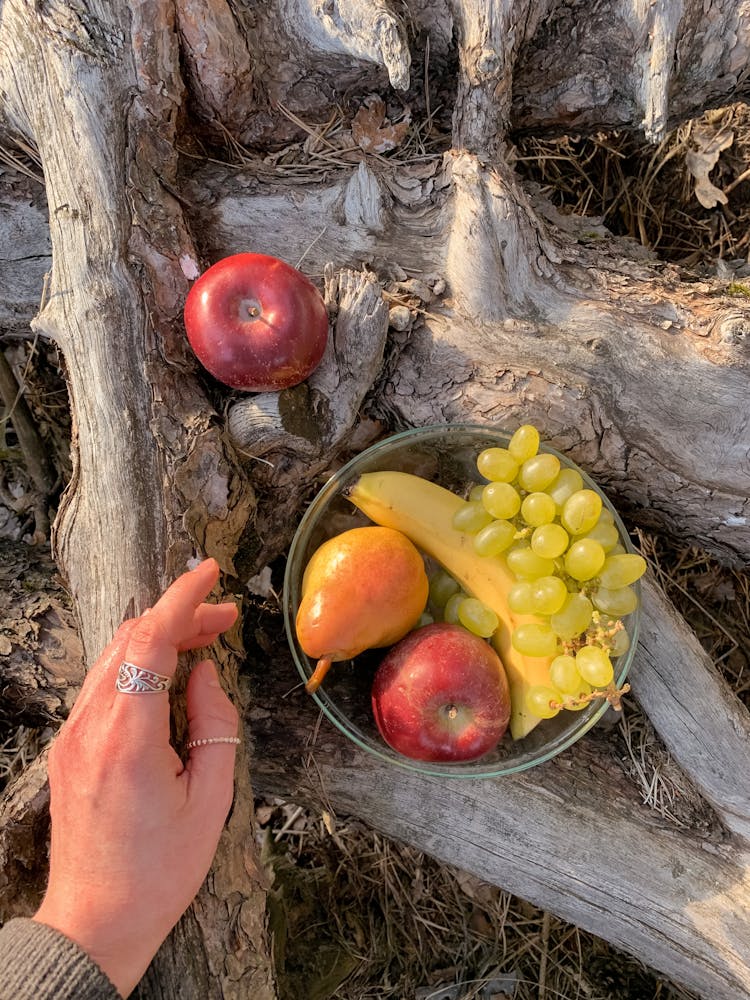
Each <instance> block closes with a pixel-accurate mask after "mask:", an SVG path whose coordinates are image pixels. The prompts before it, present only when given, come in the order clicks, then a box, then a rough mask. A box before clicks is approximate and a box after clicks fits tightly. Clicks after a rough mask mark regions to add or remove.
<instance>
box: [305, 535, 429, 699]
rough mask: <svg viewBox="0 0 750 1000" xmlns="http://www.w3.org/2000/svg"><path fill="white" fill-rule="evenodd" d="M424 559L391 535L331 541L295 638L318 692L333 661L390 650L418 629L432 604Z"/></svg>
mask: <svg viewBox="0 0 750 1000" xmlns="http://www.w3.org/2000/svg"><path fill="white" fill-rule="evenodd" d="M427 590H428V582H427V574H426V573H425V568H424V562H423V561H422V556H421V555H420V554H419V552H418V551H417V549H416V548H415V547H414V545H412V543H411V542H410V541H409V539H408V538H407V537H406V536H405V535H403V534H402V533H401V532H399V531H394V530H393V529H392V528H388V527H365V528H352V529H351V530H350V531H345V532H343V533H342V534H340V535H336V536H335V537H334V538H329V540H328V541H327V542H324V543H323V545H321V546H320V548H319V549H317V550H316V552H315V553H314V555H313V557H312V559H311V560H310V562H309V563H308V564H307V567H306V569H305V575H304V577H303V580H302V603H301V604H300V606H299V611H298V612H297V619H296V629H297V638H298V639H299V643H300V645H301V646H302V649H303V650H304V651H305V653H307V655H308V656H314V657H315V658H316V659H317V661H318V662H317V665H316V667H315V670H314V672H313V674H312V676H311V677H310V678H309V679H308V681H307V684H306V685H305V687H306V688H307V690H308V691H309V692H313V691H316V690H317V688H318V687H319V685H320V684H321V683H322V681H323V678H324V677H325V675H326V674H327V673H328V670H329V669H330V666H331V664H332V663H333V662H335V661H340V660H350V659H352V658H353V657H355V656H358V655H359V654H360V653H363V652H364V651H365V650H366V649H375V648H379V647H381V646H391V645H393V643H395V642H398V640H399V639H401V638H403V636H405V635H406V633H407V632H408V631H409V630H410V629H412V628H414V626H415V625H416V623H417V620H418V618H419V616H420V615H421V614H422V611H423V609H424V605H425V601H426V600H427Z"/></svg>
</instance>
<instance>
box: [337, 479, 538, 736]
mask: <svg viewBox="0 0 750 1000" xmlns="http://www.w3.org/2000/svg"><path fill="white" fill-rule="evenodd" d="M347 495H348V497H349V499H350V500H351V502H352V503H353V504H354V505H355V507H357V508H359V510H361V511H362V513H363V514H365V515H366V516H367V517H369V518H370V520H371V521H374V522H375V523H376V524H380V525H382V526H383V527H386V528H395V529H396V530H397V531H401V532H402V533H403V534H404V535H406V536H407V538H409V539H411V541H412V542H414V544H415V545H416V546H417V548H420V549H422V551H423V552H425V553H427V555H429V556H431V557H432V558H433V559H434V560H435V561H436V562H438V563H440V565H441V566H442V567H443V568H444V569H445V570H446V571H447V572H448V573H450V574H451V576H452V577H454V579H455V580H457V581H458V583H460V585H461V587H462V588H463V589H464V590H465V591H466V593H467V594H470V595H471V596H473V597H476V598H477V599H478V600H480V601H482V602H483V603H484V604H486V605H487V606H488V607H490V608H492V610H493V611H494V612H495V614H496V615H497V616H498V618H499V620H500V625H499V627H498V628H497V629H496V631H495V633H494V635H493V636H492V639H491V640H490V641H491V642H492V645H493V646H494V648H495V651H496V652H497V654H498V655H499V657H500V659H501V660H502V662H503V665H504V666H505V670H506V673H507V675H508V683H509V686H510V696H511V718H510V732H511V736H512V737H513V739H516V740H518V739H522V738H523V737H524V736H526V735H527V734H528V733H530V732H531V730H532V729H533V728H534V726H536V725H537V723H538V722H539V721H540V720H539V719H538V718H536V717H535V716H532V715H531V714H530V713H529V711H528V709H527V708H526V693H527V691H528V690H529V688H530V687H534V686H535V685H543V686H545V687H548V686H549V665H550V662H551V660H550V659H548V658H545V657H532V656H524V655H523V654H522V653H519V652H518V651H517V650H516V649H515V648H514V647H513V645H512V644H511V634H512V632H513V629H514V628H515V627H516V626H517V625H520V624H522V623H523V622H530V621H539V620H540V619H538V618H535V617H534V616H532V615H518V614H515V613H514V612H512V611H511V610H510V608H509V607H508V602H507V594H508V591H509V589H510V588H511V587H512V586H513V584H514V583H515V582H516V578H515V575H514V574H513V573H512V571H511V570H510V569H509V568H508V566H507V564H506V562H505V559H504V558H503V557H502V556H496V557H487V556H480V555H478V554H477V553H476V552H475V551H474V546H473V542H472V538H471V536H470V535H467V534H466V533H465V532H462V531H457V530H456V529H455V528H454V527H453V516H454V514H455V513H456V512H457V511H458V510H460V509H461V507H462V506H463V505H464V503H465V502H466V501H465V500H463V499H462V498H461V497H459V496H456V494H455V493H451V491H450V490H446V489H445V488H444V487H442V486H438V485H437V484H436V483H431V482H430V481H429V480H427V479H423V478H422V477H421V476H414V475H411V474H410V473H407V472H366V473H363V474H362V475H361V476H360V477H359V479H357V481H356V482H355V483H354V484H353V485H352V486H350V487H349V489H348V490H347Z"/></svg>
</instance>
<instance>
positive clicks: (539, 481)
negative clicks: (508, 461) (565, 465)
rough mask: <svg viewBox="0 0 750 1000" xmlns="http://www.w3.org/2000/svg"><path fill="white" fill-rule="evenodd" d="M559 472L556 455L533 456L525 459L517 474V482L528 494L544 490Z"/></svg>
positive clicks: (558, 462)
mask: <svg viewBox="0 0 750 1000" xmlns="http://www.w3.org/2000/svg"><path fill="white" fill-rule="evenodd" d="M559 471H560V459H559V458H558V457H557V456H556V455H548V454H546V452H545V453H544V454H542V455H534V456H533V458H527V459H526V461H525V462H524V463H523V465H522V466H521V470H520V472H519V473H518V482H519V483H520V484H521V486H522V487H523V489H525V490H528V491H529V493H533V492H536V491H537V490H546V489H547V487H548V486H549V484H550V483H551V482H552V481H553V480H554V479H555V478H556V477H557V475H558V473H559Z"/></svg>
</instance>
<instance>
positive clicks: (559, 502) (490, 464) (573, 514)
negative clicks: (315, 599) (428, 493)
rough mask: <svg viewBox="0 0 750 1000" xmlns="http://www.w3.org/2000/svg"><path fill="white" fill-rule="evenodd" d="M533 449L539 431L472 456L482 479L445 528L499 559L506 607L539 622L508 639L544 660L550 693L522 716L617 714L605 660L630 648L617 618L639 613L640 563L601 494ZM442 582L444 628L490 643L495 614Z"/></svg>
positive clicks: (537, 694) (541, 690)
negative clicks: (595, 706)
mask: <svg viewBox="0 0 750 1000" xmlns="http://www.w3.org/2000/svg"><path fill="white" fill-rule="evenodd" d="M539 445H540V436H539V432H538V430H537V429H536V428H535V427H533V426H532V425H531V424H524V425H523V426H521V427H519V428H518V429H517V430H516V431H515V433H514V434H513V436H512V437H511V439H510V441H509V442H508V447H507V448H500V447H491V448H486V449H485V450H484V451H482V452H480V454H479V455H478V457H477V460H476V467H477V472H478V473H479V475H480V477H481V478H482V480H484V481H483V482H478V483H476V484H475V485H474V486H473V487H472V489H471V491H470V493H469V496H468V503H467V504H466V505H465V506H464V507H463V508H462V509H461V510H460V511H459V512H458V513H457V515H456V517H455V519H454V522H453V526H454V528H456V530H459V531H462V532H465V533H466V534H468V535H470V536H472V544H473V546H474V550H475V551H476V552H477V554H478V555H480V556H486V557H488V558H492V557H497V556H502V557H503V558H504V559H505V561H506V563H507V565H508V567H509V569H510V570H511V571H512V573H513V575H514V577H515V579H516V581H517V582H516V584H515V585H514V586H513V587H512V588H511V590H510V592H509V594H508V605H509V607H510V608H511V610H512V611H514V612H516V613H518V614H521V615H534V616H535V617H536V619H537V620H536V621H535V622H527V623H524V624H521V625H518V626H517V627H516V628H515V629H514V631H513V634H512V637H511V641H512V643H513V646H514V647H515V649H516V650H517V651H518V652H520V653H523V654H525V655H527V656H531V657H551V658H552V662H551V665H550V683H549V687H542V686H537V687H534V688H532V689H531V690H530V691H529V694H528V697H527V708H528V710H529V711H530V712H532V714H533V715H535V716H536V717H537V718H540V719H545V718H552V717H553V716H554V715H556V714H557V713H558V712H559V711H560V710H561V709H567V710H570V711H578V710H580V709H582V708H584V707H585V706H586V705H587V704H589V703H590V702H591V701H592V700H594V699H595V698H602V697H606V698H607V699H608V700H609V701H610V702H611V703H612V704H613V705H615V707H619V705H620V698H621V696H622V694H623V693H624V692H625V691H626V690H627V689H628V686H627V685H625V686H624V687H623V688H621V689H619V690H618V689H617V688H616V687H615V684H614V676H615V671H614V667H613V664H612V658H615V659H616V658H617V657H618V656H622V655H623V654H624V653H626V652H627V650H628V649H629V647H630V637H629V635H628V632H627V628H626V626H625V624H624V622H623V619H625V618H627V616H628V615H630V614H632V612H633V611H635V609H636V608H637V606H638V594H637V592H636V590H635V588H634V584H635V583H636V581H637V580H638V579H640V577H641V576H642V575H643V573H644V572H645V570H646V561H645V559H644V558H643V557H642V556H640V555H638V554H636V553H634V552H629V551H627V550H626V548H625V546H624V545H623V543H622V539H621V538H620V532H619V531H618V528H617V526H616V524H615V518H614V516H613V514H612V512H611V510H610V509H609V508H608V507H607V506H606V505H605V504H604V502H603V500H602V497H601V495H600V494H599V493H598V492H597V491H596V490H593V489H590V488H588V487H587V486H586V485H585V483H584V480H583V477H582V476H581V474H580V473H579V472H578V471H576V470H575V469H571V468H566V467H564V466H562V464H561V462H560V459H559V458H558V457H557V456H556V455H553V454H550V453H547V452H540V451H539ZM446 577H447V574H445V573H444V572H442V571H441V573H440V574H438V576H437V577H436V579H435V581H434V584H433V586H432V588H431V596H432V597H433V604H434V605H435V606H438V607H440V608H442V609H443V613H444V615H445V618H446V620H453V621H455V622H459V623H461V624H463V625H464V626H465V627H466V628H468V629H469V630H470V631H473V632H475V634H477V635H483V636H485V637H489V636H491V635H492V631H493V630H494V628H496V627H497V616H496V615H495V614H494V612H492V611H491V609H489V608H487V607H485V606H484V605H481V602H479V601H476V600H475V599H474V598H471V597H469V596H468V595H467V594H465V593H463V592H462V591H461V590H460V588H459V586H458V584H456V583H455V581H453V584H454V586H451V583H450V582H449V580H450V578H448V579H446ZM435 598H436V599H435Z"/></svg>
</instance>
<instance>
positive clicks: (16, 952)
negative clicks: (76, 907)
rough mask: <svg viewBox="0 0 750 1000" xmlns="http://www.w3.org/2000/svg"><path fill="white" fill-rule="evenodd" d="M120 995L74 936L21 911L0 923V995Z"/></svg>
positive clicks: (14, 999)
mask: <svg viewBox="0 0 750 1000" xmlns="http://www.w3.org/2000/svg"><path fill="white" fill-rule="evenodd" d="M47 998H50V1000H52V998H54V1000H122V998H121V996H120V993H119V992H118V991H117V990H116V989H115V987H114V986H113V985H112V983H111V982H110V980H109V979H108V978H107V976H106V975H105V974H104V973H103V972H102V970H101V969H100V968H99V966H98V965H97V964H96V962H94V961H93V959H91V958H90V957H89V956H88V955H87V954H86V952H85V951H84V950H83V949H82V948H80V947H79V946H78V945H77V944H76V943H75V941H71V940H70V938H67V937H65V935H64V934H61V933H60V932H59V931H56V930H54V929H53V928H52V927H47V925H46V924H40V923H38V922H37V921H36V920H31V919H27V918H25V917H16V918H14V919H13V920H9V921H8V923H7V924H5V926H4V927H2V928H0V1000H47Z"/></svg>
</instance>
